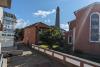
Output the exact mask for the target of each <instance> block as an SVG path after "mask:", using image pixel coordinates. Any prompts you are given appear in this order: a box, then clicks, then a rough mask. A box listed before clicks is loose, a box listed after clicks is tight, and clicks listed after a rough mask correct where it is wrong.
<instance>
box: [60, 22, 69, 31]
mask: <svg viewBox="0 0 100 67" xmlns="http://www.w3.org/2000/svg"><path fill="white" fill-rule="evenodd" d="M60 27H61V28H62V29H64V30H66V31H68V30H69V25H68V23H66V24H60Z"/></svg>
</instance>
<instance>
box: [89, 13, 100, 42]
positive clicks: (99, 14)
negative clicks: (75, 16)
mask: <svg viewBox="0 0 100 67" xmlns="http://www.w3.org/2000/svg"><path fill="white" fill-rule="evenodd" d="M93 14H97V15H98V16H99V40H98V41H93V40H91V16H92V15H93ZM89 41H90V42H95V43H96V42H97V43H98V42H100V13H99V12H93V13H91V15H90V32H89Z"/></svg>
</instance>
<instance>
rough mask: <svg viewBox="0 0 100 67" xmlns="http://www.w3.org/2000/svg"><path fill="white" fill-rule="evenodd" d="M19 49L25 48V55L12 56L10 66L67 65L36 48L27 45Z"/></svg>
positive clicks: (52, 66) (42, 66)
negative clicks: (32, 48)
mask: <svg viewBox="0 0 100 67" xmlns="http://www.w3.org/2000/svg"><path fill="white" fill-rule="evenodd" d="M19 49H22V50H23V55H22V56H14V57H10V58H9V60H10V61H9V62H8V67H67V66H65V65H64V64H62V63H60V62H57V61H55V60H51V59H50V58H48V57H46V56H44V55H42V54H39V53H38V52H37V51H35V50H30V49H29V48H26V47H19Z"/></svg>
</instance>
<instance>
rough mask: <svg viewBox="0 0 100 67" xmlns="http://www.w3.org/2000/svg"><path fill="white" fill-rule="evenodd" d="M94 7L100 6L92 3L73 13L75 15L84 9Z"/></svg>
mask: <svg viewBox="0 0 100 67" xmlns="http://www.w3.org/2000/svg"><path fill="white" fill-rule="evenodd" d="M94 5H100V2H94V3H92V4H89V5H88V6H85V7H83V8H81V9H79V10H76V11H75V12H74V13H75V14H76V13H78V12H79V11H81V10H84V9H86V8H90V7H93V6H94Z"/></svg>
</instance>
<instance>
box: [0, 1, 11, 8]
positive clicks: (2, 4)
mask: <svg viewBox="0 0 100 67" xmlns="http://www.w3.org/2000/svg"><path fill="white" fill-rule="evenodd" d="M0 7H4V8H11V0H0Z"/></svg>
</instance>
